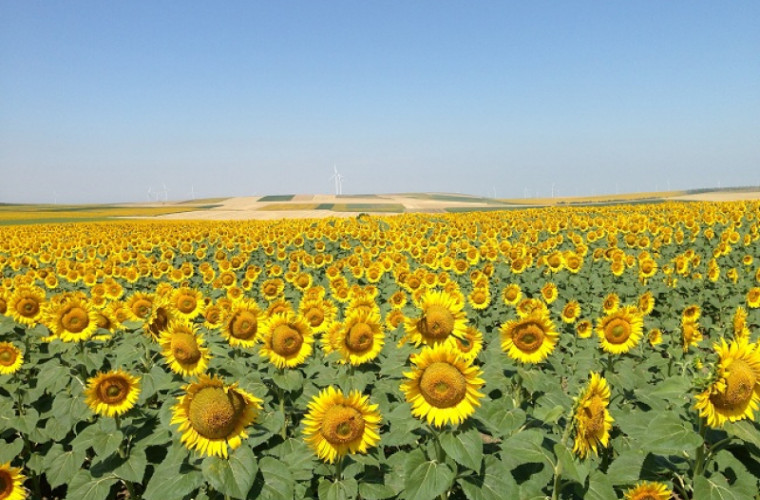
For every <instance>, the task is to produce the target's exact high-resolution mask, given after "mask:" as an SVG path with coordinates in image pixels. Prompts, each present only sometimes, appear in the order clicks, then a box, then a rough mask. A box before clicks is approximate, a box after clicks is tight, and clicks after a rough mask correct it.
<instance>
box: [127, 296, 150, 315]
mask: <svg viewBox="0 0 760 500" xmlns="http://www.w3.org/2000/svg"><path fill="white" fill-rule="evenodd" d="M154 299H155V296H154V295H153V294H151V293H145V292H135V293H133V294H132V295H130V296H129V298H128V299H127V301H126V306H127V309H128V310H129V315H130V318H131V319H133V320H135V321H144V320H146V319H148V317H149V316H150V313H151V311H152V310H153V300H154Z"/></svg>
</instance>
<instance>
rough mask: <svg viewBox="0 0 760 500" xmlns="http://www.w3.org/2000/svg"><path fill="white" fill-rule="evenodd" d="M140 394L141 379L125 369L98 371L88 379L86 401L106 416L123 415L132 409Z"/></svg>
mask: <svg viewBox="0 0 760 500" xmlns="http://www.w3.org/2000/svg"><path fill="white" fill-rule="evenodd" d="M139 395H140V379H139V378H138V377H135V376H133V375H131V374H129V373H127V372H125V371H123V370H113V371H110V372H106V373H103V372H98V374H97V375H96V376H94V377H92V378H91V379H89V380H88V381H87V388H86V389H85V396H86V399H85V402H86V403H87V405H88V406H89V407H90V409H91V410H92V411H93V412H95V413H97V414H98V415H102V416H104V417H115V416H121V415H123V414H124V413H126V412H128V411H129V410H131V409H132V407H133V406H134V405H135V403H136V402H137V397H138V396H139Z"/></svg>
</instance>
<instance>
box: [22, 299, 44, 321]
mask: <svg viewBox="0 0 760 500" xmlns="http://www.w3.org/2000/svg"><path fill="white" fill-rule="evenodd" d="M17 309H18V312H19V314H21V315H22V316H26V317H32V316H34V315H36V314H37V313H38V312H39V310H40V305H39V304H38V303H37V301H36V300H34V299H29V298H24V299H21V300H20V301H19V304H18V308H17Z"/></svg>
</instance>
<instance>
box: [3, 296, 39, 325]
mask: <svg viewBox="0 0 760 500" xmlns="http://www.w3.org/2000/svg"><path fill="white" fill-rule="evenodd" d="M44 302H45V291H44V290H43V289H41V288H39V287H36V286H21V287H18V288H17V289H16V290H15V291H14V292H13V294H11V296H10V299H9V300H8V305H7V307H8V311H7V313H10V314H9V315H10V316H11V317H12V318H13V319H14V320H16V322H17V323H21V324H22V325H26V326H34V325H35V324H37V323H38V322H39V321H40V320H41V319H42V309H43V308H42V305H43V304H44Z"/></svg>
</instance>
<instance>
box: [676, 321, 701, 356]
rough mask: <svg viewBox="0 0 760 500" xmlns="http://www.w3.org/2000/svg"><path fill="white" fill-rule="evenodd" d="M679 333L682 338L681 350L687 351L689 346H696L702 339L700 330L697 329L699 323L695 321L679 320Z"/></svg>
mask: <svg viewBox="0 0 760 500" xmlns="http://www.w3.org/2000/svg"><path fill="white" fill-rule="evenodd" d="M681 334H682V338H683V352H687V351H688V350H689V347H696V346H697V345H699V343H700V342H701V341H702V339H703V338H704V337H702V331H701V330H700V329H699V323H697V322H696V321H683V322H681Z"/></svg>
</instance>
